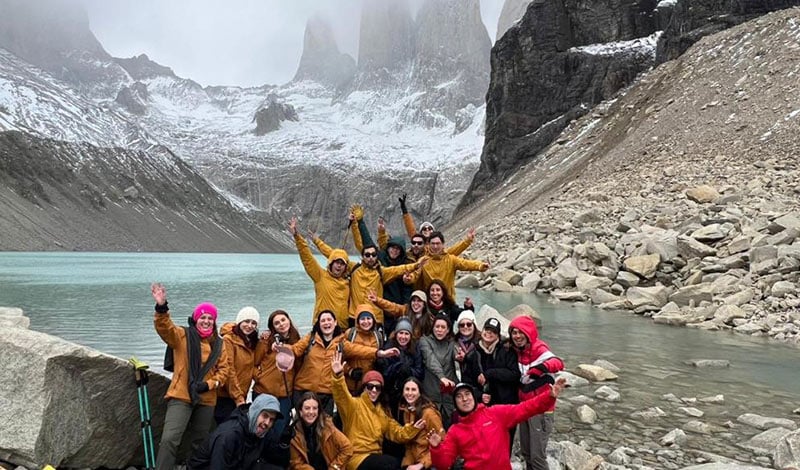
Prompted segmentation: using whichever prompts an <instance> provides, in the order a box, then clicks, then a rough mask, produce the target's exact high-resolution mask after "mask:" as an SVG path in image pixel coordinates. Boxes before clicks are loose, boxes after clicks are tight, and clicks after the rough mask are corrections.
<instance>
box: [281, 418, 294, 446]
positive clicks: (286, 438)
mask: <svg viewBox="0 0 800 470" xmlns="http://www.w3.org/2000/svg"><path fill="white" fill-rule="evenodd" d="M289 424H290V423H286V427H284V428H283V432H282V433H281V437H280V443H281V446H286V447H288V446H289V444H290V443H291V442H292V439H294V432H295V431H294V426H290V425H289Z"/></svg>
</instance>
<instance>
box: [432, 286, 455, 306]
mask: <svg viewBox="0 0 800 470" xmlns="http://www.w3.org/2000/svg"><path fill="white" fill-rule="evenodd" d="M434 284H436V285H437V286H439V287H441V288H442V305H444V306H445V307H449V306H451V305H455V303H456V301H455V300H453V299H452V298H450V292H449V291H448V290H447V286H445V285H444V282H442V281H441V280H439V279H434V280H432V281H431V283H430V285H429V286H428V291H427V292H425V293H426V294H427V295H428V302H430V301H431V286H433V285H434Z"/></svg>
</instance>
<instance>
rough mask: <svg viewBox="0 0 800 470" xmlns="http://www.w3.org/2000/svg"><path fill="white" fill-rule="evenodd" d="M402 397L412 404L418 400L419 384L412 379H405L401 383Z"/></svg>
mask: <svg viewBox="0 0 800 470" xmlns="http://www.w3.org/2000/svg"><path fill="white" fill-rule="evenodd" d="M403 398H405V399H406V402H407V403H408V404H409V405H414V404H415V403H417V400H419V385H417V383H416V382H414V381H413V380H409V381H407V382H406V383H405V384H404V385H403Z"/></svg>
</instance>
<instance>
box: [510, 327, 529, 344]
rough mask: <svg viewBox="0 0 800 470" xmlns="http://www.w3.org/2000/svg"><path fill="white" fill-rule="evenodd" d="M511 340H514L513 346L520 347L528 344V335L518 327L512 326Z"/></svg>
mask: <svg viewBox="0 0 800 470" xmlns="http://www.w3.org/2000/svg"><path fill="white" fill-rule="evenodd" d="M511 341H513V342H514V346H516V347H518V348H520V349H521V348H524V347H525V346H526V345H527V344H528V337H527V336H525V333H523V332H522V330H520V329H519V328H512V329H511Z"/></svg>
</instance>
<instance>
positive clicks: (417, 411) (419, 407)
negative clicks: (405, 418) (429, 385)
mask: <svg viewBox="0 0 800 470" xmlns="http://www.w3.org/2000/svg"><path fill="white" fill-rule="evenodd" d="M409 382H414V383H415V384H417V388H418V389H419V398H417V403H416V404H415V405H414V421H415V422H416V421H417V420H419V419H420V418H422V411H423V410H424V409H425V408H429V407H432V408H436V405H434V403H433V402H432V401H431V399H430V398H428V396H427V395H425V392H424V391H423V389H422V382H420V381H419V379H418V378H416V377H414V376H413V375H412V376H409V377H408V378H407V379H405V380H404V381H403V387H402V388H401V389H400V406H401V407H404V408H406V409H408V407H409V406H411V404H410V403H409V402H408V401H406V397H405V394H404V393H403V391H404V390H405V389H406V384H407V383H409Z"/></svg>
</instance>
